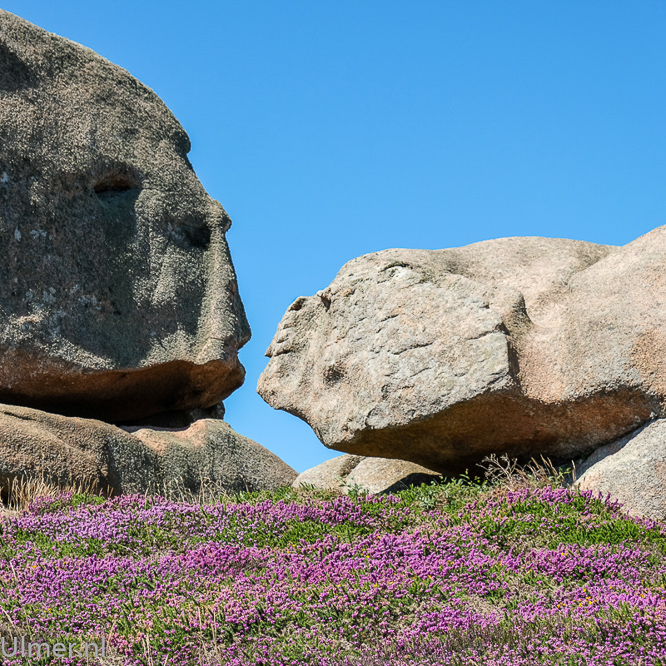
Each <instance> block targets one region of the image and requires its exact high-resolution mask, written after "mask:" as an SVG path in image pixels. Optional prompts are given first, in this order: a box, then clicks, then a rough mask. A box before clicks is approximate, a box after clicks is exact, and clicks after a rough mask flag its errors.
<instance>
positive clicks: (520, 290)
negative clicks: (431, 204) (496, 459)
mask: <svg viewBox="0 0 666 666" xmlns="http://www.w3.org/2000/svg"><path fill="white" fill-rule="evenodd" d="M665 258H666V227H660V228H658V229H655V230H654V231H652V232H651V233H649V234H647V235H645V236H643V237H641V238H639V239H638V240H636V241H634V242H633V243H630V244H628V245H627V246H624V247H613V246H606V245H595V244H592V243H586V242H582V241H571V240H563V239H546V238H536V237H535V238H532V237H529V238H503V239H498V240H492V241H484V242H481V243H475V244H473V245H469V246H467V247H462V248H453V249H448V250H435V251H428V250H398V249H396V250H385V251H383V252H377V253H373V254H369V255H365V256H363V257H359V258H358V259H354V260H352V261H350V262H349V263H347V264H346V265H345V266H344V267H343V268H342V269H341V271H340V272H339V273H338V275H337V277H336V278H335V280H334V281H333V282H332V283H331V285H330V286H329V287H327V288H326V289H324V290H323V291H320V292H318V293H317V294H316V295H314V296H310V297H301V298H298V299H297V300H296V301H295V302H294V303H293V304H292V305H291V306H290V307H289V309H288V311H287V313H286V314H285V316H284V317H283V319H282V321H281V322H280V325H279V326H278V330H277V333H276V335H275V337H274V339H273V341H272V343H271V345H270V347H269V349H268V351H267V356H269V357H270V362H269V363H268V366H267V368H266V369H265V370H264V372H263V374H262V375H261V377H260V379H259V385H258V390H259V393H260V394H261V395H262V397H263V398H264V399H265V400H266V401H267V402H268V403H269V404H271V405H272V406H273V407H275V408H279V409H284V410H286V411H288V412H290V413H292V414H295V415H296V416H298V417H300V418H302V419H304V420H305V421H307V422H308V423H309V424H310V425H311V426H312V428H313V429H314V431H315V433H316V434H317V436H318V437H319V439H320V440H321V441H322V442H323V443H324V444H325V445H326V446H328V447H329V448H332V449H336V450H339V451H344V452H347V453H350V454H354V455H364V456H378V457H386V458H397V459H402V460H410V461H412V462H415V463H418V464H420V465H423V466H425V467H427V468H429V469H432V470H435V471H438V472H441V473H445V474H454V473H457V472H461V471H464V470H465V469H466V468H473V466H474V465H475V464H476V463H478V462H480V461H481V460H482V459H483V457H485V456H486V455H489V454H492V453H495V454H498V455H501V454H508V455H510V456H512V457H516V458H518V459H520V460H528V459H529V458H531V457H532V456H535V455H536V456H537V457H538V456H539V455H543V456H547V457H550V458H551V459H553V460H554V461H562V462H565V461H569V460H571V459H574V458H578V457H580V456H582V455H589V454H590V453H591V452H592V451H593V450H594V449H595V448H597V447H598V446H600V445H601V444H604V443H607V442H611V441H613V440H615V439H617V438H618V437H621V436H623V435H625V434H627V433H629V432H631V431H633V430H635V429H636V428H637V427H639V426H640V425H641V424H643V423H645V422H646V421H648V420H649V419H651V418H654V416H655V415H662V414H663V412H664V405H665V404H666V364H664V361H663V359H664V358H665V354H664V352H665V351H666V325H665V324H666V322H665V321H664V319H665V318H666V314H665V312H666V310H665V308H664V306H663V304H664V303H665V302H666V277H665V276H666V270H665V269H666V265H665V264H666V259H665Z"/></svg>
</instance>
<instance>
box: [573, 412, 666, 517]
mask: <svg viewBox="0 0 666 666" xmlns="http://www.w3.org/2000/svg"><path fill="white" fill-rule="evenodd" d="M578 473H579V478H578V480H577V482H576V483H577V485H578V487H579V488H580V489H581V490H591V491H592V492H594V493H595V494H596V493H601V494H602V495H604V496H605V495H610V496H611V498H612V499H614V500H617V501H619V502H621V503H622V505H623V508H624V510H625V511H626V512H627V513H629V514H630V515H632V516H639V517H642V518H651V519H652V520H666V493H665V492H664V488H665V487H666V419H658V420H656V421H653V422H652V423H650V424H649V425H647V426H645V427H643V428H641V429H639V430H638V431H637V432H634V433H631V434H630V435H628V436H627V437H623V438H622V439H619V440H617V441H615V442H612V443H610V444H606V445H605V446H602V447H600V448H599V449H597V450H596V451H595V452H594V453H593V454H592V455H591V456H590V457H589V458H588V459H587V460H586V461H585V462H584V463H583V465H582V466H581V467H580V469H579V470H578Z"/></svg>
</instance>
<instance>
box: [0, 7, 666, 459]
mask: <svg viewBox="0 0 666 666" xmlns="http://www.w3.org/2000/svg"><path fill="white" fill-rule="evenodd" d="M2 8H3V9H6V10H8V11H11V12H14V13H16V14H18V15H19V16H22V17H23V18H26V19H27V20H29V21H32V22H33V23H36V24H37V25H39V26H41V27H43V28H45V29H47V30H50V31H53V32H56V33H58V34H60V35H63V36H65V37H67V38H69V39H72V40H74V41H77V42H80V43H82V44H85V45H86V46H89V47H90V48H92V49H94V50H95V51H97V52H98V53H100V54H101V55H103V56H104V57H106V58H108V59H109V60H111V61H113V62H115V63H116V64H118V65H121V66H122V67H125V68H126V69H127V70H129V71H130V72H131V73H132V74H133V75H134V76H136V77H137V78H139V79H140V80H141V81H143V82H144V83H145V84H146V85H148V86H150V87H151V88H152V89H153V90H155V92H156V93H157V94H158V95H160V97H162V99H163V100H164V101H165V102H166V104H167V105H168V106H169V107H170V108H171V109H172V111H173V112H174V114H175V115H176V117H177V118H178V119H179V120H180V121H181V123H182V125H183V126H184V128H185V129H186V130H187V131H188V133H189V135H190V137H191V139H192V146H193V148H192V152H191V155H190V159H191V162H192V164H193V165H194V168H195V170H196V172H197V174H198V176H199V178H200V179H201V181H202V182H203V184H204V186H205V187H206V189H207V190H208V191H209V193H210V194H211V195H212V196H213V197H215V198H216V199H219V200H220V201H221V202H222V204H223V205H224V207H225V208H226V210H227V212H228V213H229V214H230V216H231V218H232V220H233V226H232V228H231V230H230V232H229V234H228V240H229V243H230V246H231V252H232V257H233V259H234V263H235V266H236V270H237V272H238V277H239V285H240V290H241V296H242V298H243V301H244V303H245V307H246V310H247V313H248V317H249V320H250V324H251V326H252V330H253V338H252V340H251V341H250V343H248V345H247V346H246V347H245V348H244V349H243V351H242V352H241V360H242V361H243V364H244V365H245V367H246V369H247V378H246V383H245V385H244V386H243V387H242V388H241V389H239V390H238V391H237V392H236V393H235V394H234V395H233V396H232V397H231V398H229V399H228V400H227V401H226V405H227V420H228V421H229V423H230V424H231V425H232V426H233V427H234V428H235V429H236V430H237V431H238V432H240V433H242V434H243V435H246V436H248V437H251V438H252V439H254V440H256V441H258V442H260V443H261V444H263V445H264V446H266V447H267V448H269V449H270V450H271V451H273V452H275V453H276V454H278V455H279V456H281V457H282V458H283V459H284V460H285V461H286V462H287V463H289V464H290V465H291V466H292V467H294V468H295V469H296V470H298V471H302V470H304V469H306V468H308V467H311V466H313V465H316V464H318V463H320V462H322V461H324V460H326V459H328V458H331V457H333V456H335V455H338V453H337V452H334V451H330V450H328V449H326V448H325V447H324V446H323V445H322V444H321V443H320V442H319V441H318V440H317V438H316V437H315V435H314V434H313V433H312V431H311V430H310V428H309V426H307V424H305V423H303V422H301V421H299V420H298V419H297V418H295V417H293V416H290V415H289V414H284V413H281V412H276V411H274V410H273V409H271V408H270V407H269V406H268V405H266V404H265V403H264V402H263V401H262V400H261V398H259V396H258V395H257V394H256V382H257V378H258V376H259V374H260V372H261V371H262V369H263V368H264V367H265V364H266V361H267V359H266V358H265V357H264V356H263V354H264V351H265V350H266V348H267V347H268V344H269V342H270V340H271V338H272V336H273V334H274V332H275V328H276V326H277V324H278V322H279V320H280V318H281V317H282V314H283V313H284V311H285V310H286V308H287V307H288V305H289V304H290V303H291V302H292V301H293V300H294V299H295V298H296V297H297V296H300V295H311V294H313V293H315V292H316V291H317V290H319V289H322V288H324V287H325V286H326V285H327V284H329V282H330V281H331V280H332V279H333V277H334V276H335V274H336V273H337V271H338V270H339V268H340V267H341V266H342V265H343V264H344V263H345V262H346V261H348V260H349V259H352V258H354V257H356V256H359V255H361V254H364V253H367V252H373V251H376V250H382V249H385V248H390V247H409V248H427V249H437V248H444V247H453V246H459V245H466V244H468V243H473V242H476V241H480V240H486V239H489V238H498V237H502V236H551V237H564V238H575V239H580V240H587V241H592V242H595V243H609V244H618V245H619V244H624V243H627V242H629V241H631V240H632V239H634V238H635V237H637V236H639V235H641V234H643V233H645V232H647V231H649V230H651V229H653V228H654V227H657V226H659V225H661V224H664V223H665V222H666V219H665V213H666V188H665V181H666V179H665V176H666V0H623V1H618V0H599V1H596V0H553V1H546V0H520V1H519V0H502V2H498V1H497V0H460V1H458V0H456V1H452V0H451V1H450V0H436V1H430V0H400V1H394V0H381V1H380V0H316V1H315V0H279V1H278V0H270V1H269V0H234V1H233V2H232V1H228V0H215V1H199V2H197V0H192V1H191V2H189V3H188V4H187V5H186V4H185V3H180V2H164V0H162V1H161V2H157V1H152V0H146V1H142V0H133V1H132V2H128V1H126V0H115V1H114V2H113V3H96V2H90V0H85V1H84V0H68V1H67V2H57V1H55V2H54V0H4V2H3V3H2Z"/></svg>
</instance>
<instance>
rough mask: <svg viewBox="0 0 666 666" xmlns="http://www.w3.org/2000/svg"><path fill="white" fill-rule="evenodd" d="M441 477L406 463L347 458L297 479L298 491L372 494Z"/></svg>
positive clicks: (329, 463)
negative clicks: (357, 490) (307, 487)
mask: <svg viewBox="0 0 666 666" xmlns="http://www.w3.org/2000/svg"><path fill="white" fill-rule="evenodd" d="M439 478H441V476H440V475H439V474H437V472H433V471H432V470H430V469H426V468H425V467H421V465H417V464H415V463H412V462H408V461H406V460H395V459H392V458H374V457H366V456H352V455H344V456H338V457H337V458H333V459H332V460H327V461H326V462H323V463H322V464H321V465H317V466H316V467H312V468H311V469H308V470H306V471H305V472H303V473H302V474H299V476H298V477H297V478H296V480H295V481H294V483H293V486H294V487H295V488H298V487H300V486H303V485H306V484H307V485H312V486H314V487H315V488H317V489H320V490H340V491H342V492H344V493H348V492H349V490H350V489H351V488H354V487H358V488H361V489H363V490H364V491H367V492H369V493H371V494H375V495H376V494H380V493H393V492H396V491H398V490H404V489H405V488H408V487H409V486H413V485H416V486H418V485H421V484H422V483H430V482H431V481H434V480H436V479H439Z"/></svg>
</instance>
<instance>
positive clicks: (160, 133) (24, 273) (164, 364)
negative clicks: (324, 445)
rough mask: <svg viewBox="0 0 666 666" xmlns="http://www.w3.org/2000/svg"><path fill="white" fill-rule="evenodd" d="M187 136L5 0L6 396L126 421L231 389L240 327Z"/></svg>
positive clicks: (202, 404) (103, 63) (0, 373)
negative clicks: (16, 13)
mask: <svg viewBox="0 0 666 666" xmlns="http://www.w3.org/2000/svg"><path fill="white" fill-rule="evenodd" d="M189 149H190V142H189V139H188V137H187V134H186V133H185V131H184V130H183V128H182V127H181V126H180V124H179V123H178V121H177V120H176V119H175V118H174V117H173V115H172V114H171V112H170V111H169V109H167V107H166V106H165V105H164V104H163V103H162V101H161V100H160V99H159V98H158V97H157V95H155V93H154V92H152V91H151V90H150V89H149V88H147V87H146V86H144V85H142V84H141V83H139V82H138V81H137V80H136V79H134V78H133V77H132V76H131V75H130V74H129V73H128V72H126V71H125V70H123V69H121V68H120V67H117V66H116V65H113V64H112V63H110V62H108V61H107V60H105V59H104V58H102V57H100V56H99V55H97V54H96V53H94V52H93V51H91V50H90V49H87V48H85V47H83V46H80V45H79V44H75V43H73V42H71V41H69V40H67V39H64V38H62V37H59V36H57V35H54V34H51V33H48V32H46V31H44V30H42V29H41V28H38V27H37V26H34V25H32V24H30V23H28V22H27V21H24V20H23V19H20V18H18V17H16V16H14V15H12V14H10V13H8V12H5V11H1V10H0V246H1V247H2V257H3V259H2V262H0V358H1V359H2V362H1V363H0V400H1V401H3V402H7V403H12V404H21V405H26V406H31V407H36V408H39V409H43V410H47V411H51V412H58V413H61V414H67V415H74V416H86V417H95V418H100V419H103V420H105V421H114V422H127V421H130V420H135V419H141V418H144V417H146V416H149V415H152V414H157V413H161V412H168V411H171V410H189V409H205V408H209V407H211V406H213V405H215V404H216V403H219V402H220V401H221V400H222V399H224V398H225V397H227V396H228V395H229V394H230V393H231V392H232V391H234V390H235V389H236V388H238V387H239V386H240V385H241V384H242V382H243V377H244V369H243V367H242V365H241V364H240V362H239V360H238V355H237V352H238V350H239V348H240V347H241V346H242V345H243V344H244V343H245V342H246V341H247V340H248V339H249V336H250V330H249V326H248V323H247V321H246V317H245V313H244V311H243V306H242V303H241V301H240V298H239V295H238V288H237V283H236V276H235V273H234V269H233V266H232V263H231V258H230V256H229V249H228V247H227V242H226V239H225V233H226V231H227V230H228V229H229V226H230V224H231V222H230V220H229V217H228V216H227V214H226V212H225V211H224V209H223V208H222V206H221V205H220V204H219V203H218V202H217V201H215V200H213V199H211V197H210V196H208V194H207V193H206V192H205V190H204V188H203V187H202V185H201V183H200V182H199V180H198V179H197V177H196V176H195V174H194V171H193V169H192V165H191V164H190V162H189V160H188V158H187V153H188V151H189Z"/></svg>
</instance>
